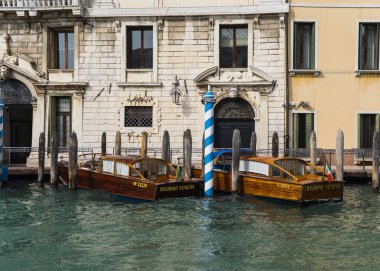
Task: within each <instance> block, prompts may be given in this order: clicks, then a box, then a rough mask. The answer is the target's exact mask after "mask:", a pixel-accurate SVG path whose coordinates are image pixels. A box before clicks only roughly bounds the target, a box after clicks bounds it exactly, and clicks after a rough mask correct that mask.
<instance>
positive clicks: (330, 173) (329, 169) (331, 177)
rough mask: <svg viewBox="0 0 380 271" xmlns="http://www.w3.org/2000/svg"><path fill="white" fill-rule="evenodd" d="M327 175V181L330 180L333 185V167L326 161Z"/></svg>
mask: <svg viewBox="0 0 380 271" xmlns="http://www.w3.org/2000/svg"><path fill="white" fill-rule="evenodd" d="M325 174H326V175H327V179H328V180H329V182H330V183H331V182H332V180H333V175H332V172H331V167H330V165H329V162H328V161H326V165H325Z"/></svg>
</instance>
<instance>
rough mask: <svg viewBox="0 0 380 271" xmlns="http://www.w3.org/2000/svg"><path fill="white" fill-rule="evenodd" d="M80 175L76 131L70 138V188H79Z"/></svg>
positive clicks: (71, 189) (72, 189)
mask: <svg viewBox="0 0 380 271" xmlns="http://www.w3.org/2000/svg"><path fill="white" fill-rule="evenodd" d="M77 176H78V140H77V134H76V133H75V132H73V133H71V134H70V139H69V185H68V186H69V190H70V191H74V190H76V189H77Z"/></svg>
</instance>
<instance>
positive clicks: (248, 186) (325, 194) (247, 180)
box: [193, 169, 344, 203]
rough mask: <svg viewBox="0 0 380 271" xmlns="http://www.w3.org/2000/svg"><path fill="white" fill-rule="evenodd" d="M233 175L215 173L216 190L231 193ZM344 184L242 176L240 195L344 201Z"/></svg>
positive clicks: (239, 188)
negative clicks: (285, 180) (295, 181)
mask: <svg viewBox="0 0 380 271" xmlns="http://www.w3.org/2000/svg"><path fill="white" fill-rule="evenodd" d="M193 174H194V176H199V175H200V170H198V169H194V170H193ZM231 184H232V175H231V173H228V172H222V171H216V170H215V171H214V190H215V191H217V192H224V193H231V192H232V190H231ZM343 187H344V186H343V182H340V181H332V182H331V183H330V182H327V181H324V182H323V181H316V182H310V181H309V182H307V183H302V182H299V183H294V182H284V181H275V180H273V179H271V178H266V177H260V178H257V177H252V176H246V175H243V174H241V175H240V176H239V181H238V191H237V192H238V193H239V194H244V195H254V196H259V197H266V198H273V199H281V200H287V201H296V202H300V203H307V202H320V201H342V200H343Z"/></svg>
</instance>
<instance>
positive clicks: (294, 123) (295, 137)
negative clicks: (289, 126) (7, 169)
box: [293, 114, 298, 148]
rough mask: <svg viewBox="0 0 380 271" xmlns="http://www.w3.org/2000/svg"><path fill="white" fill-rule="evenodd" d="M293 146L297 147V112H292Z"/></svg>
mask: <svg viewBox="0 0 380 271" xmlns="http://www.w3.org/2000/svg"><path fill="white" fill-rule="evenodd" d="M293 148H298V114H293Z"/></svg>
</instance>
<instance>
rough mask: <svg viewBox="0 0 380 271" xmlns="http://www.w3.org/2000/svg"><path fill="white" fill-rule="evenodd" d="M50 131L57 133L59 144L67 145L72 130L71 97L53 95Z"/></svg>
mask: <svg viewBox="0 0 380 271" xmlns="http://www.w3.org/2000/svg"><path fill="white" fill-rule="evenodd" d="M50 125H51V126H50V127H51V129H50V133H51V134H53V133H57V137H58V146H60V147H67V146H68V143H69V138H70V132H71V97H64V96H63V97H51V118H50Z"/></svg>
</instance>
